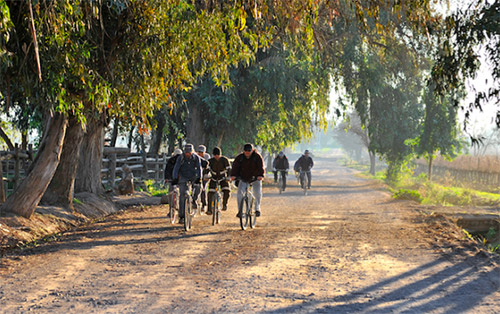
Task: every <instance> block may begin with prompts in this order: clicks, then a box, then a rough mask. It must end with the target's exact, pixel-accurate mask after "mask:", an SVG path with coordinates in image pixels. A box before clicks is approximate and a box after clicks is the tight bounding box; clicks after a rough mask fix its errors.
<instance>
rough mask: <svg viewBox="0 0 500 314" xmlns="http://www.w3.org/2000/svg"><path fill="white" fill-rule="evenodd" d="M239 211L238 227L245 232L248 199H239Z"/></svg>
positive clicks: (248, 218)
mask: <svg viewBox="0 0 500 314" xmlns="http://www.w3.org/2000/svg"><path fill="white" fill-rule="evenodd" d="M238 209H239V210H240V227H241V230H247V228H248V223H249V220H250V217H249V216H248V215H247V213H248V198H247V197H244V198H242V199H241V202H240V206H239V207H238Z"/></svg>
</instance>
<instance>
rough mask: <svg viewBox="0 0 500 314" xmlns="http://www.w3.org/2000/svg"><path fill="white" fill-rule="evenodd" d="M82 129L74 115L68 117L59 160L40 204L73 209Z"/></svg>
mask: <svg viewBox="0 0 500 314" xmlns="http://www.w3.org/2000/svg"><path fill="white" fill-rule="evenodd" d="M82 140H83V129H82V126H81V124H80V122H79V121H78V120H77V119H76V118H75V117H70V119H69V126H68V129H67V130H66V137H65V138H64V146H63V150H62V153H61V161H60V162H59V165H58V166H57V170H56V173H55V174H54V177H53V178H52V181H50V185H49V187H48V188H47V190H46V191H45V194H44V196H43V198H42V204H47V205H60V206H63V207H65V208H69V209H71V210H73V192H74V189H75V177H76V169H77V167H78V160H79V159H80V146H81V144H82Z"/></svg>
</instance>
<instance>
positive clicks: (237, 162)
mask: <svg viewBox="0 0 500 314" xmlns="http://www.w3.org/2000/svg"><path fill="white" fill-rule="evenodd" d="M206 150H207V149H206V147H205V146H204V145H199V146H198V149H197V150H196V152H195V151H194V146H193V144H185V145H184V150H180V149H176V150H175V151H174V153H173V154H172V157H171V158H170V159H169V160H168V162H167V164H166V166H165V183H168V185H169V191H172V190H173V189H174V186H176V185H177V186H178V187H179V192H180V193H179V194H180V202H179V223H183V222H184V218H185V217H184V216H185V208H184V207H185V202H184V197H185V193H186V190H187V188H188V185H187V184H188V182H191V183H192V187H193V193H192V206H193V208H194V209H197V207H198V198H201V199H200V201H201V212H205V213H206V214H207V215H212V213H213V210H214V209H213V208H211V206H210V204H207V197H208V199H211V197H212V195H213V194H214V193H215V192H216V188H217V184H219V185H220V190H221V191H222V194H223V198H222V210H223V211H226V210H227V203H228V200H229V197H230V193H231V189H230V186H229V181H235V184H236V186H237V187H238V192H237V200H238V204H240V201H241V199H242V198H243V194H244V191H246V189H247V186H248V185H251V186H252V189H253V195H254V197H255V215H256V216H257V217H259V216H260V215H261V208H260V203H261V200H262V181H263V180H264V176H265V167H264V159H263V158H262V155H261V154H259V152H258V151H257V150H256V149H255V147H254V146H253V145H252V144H250V143H247V144H245V145H244V146H243V152H241V153H240V154H238V155H237V156H236V157H235V158H234V161H233V163H232V165H231V163H230V161H229V159H228V158H227V157H226V156H224V155H222V150H221V148H220V147H214V148H213V150H212V154H213V156H210V154H208V153H207V152H206ZM313 165H314V163H313V160H312V158H311V156H310V153H309V151H308V150H306V151H305V152H304V154H303V155H302V156H301V157H300V158H299V159H298V160H297V161H296V162H295V165H294V170H295V171H296V172H300V173H301V175H302V173H303V174H306V175H307V177H308V179H309V180H308V181H307V182H308V186H307V188H311V168H312V167H313ZM273 168H274V179H275V182H276V181H277V176H278V175H281V176H282V178H283V189H284V188H285V187H286V175H287V173H288V169H289V163H288V158H287V157H286V156H285V154H284V153H283V152H280V153H279V154H278V155H277V156H276V158H275V159H274V160H273ZM301 170H302V171H301ZM301 182H302V180H301ZM207 185H208V193H207ZM239 215H240V211H239V210H238V214H237V217H239Z"/></svg>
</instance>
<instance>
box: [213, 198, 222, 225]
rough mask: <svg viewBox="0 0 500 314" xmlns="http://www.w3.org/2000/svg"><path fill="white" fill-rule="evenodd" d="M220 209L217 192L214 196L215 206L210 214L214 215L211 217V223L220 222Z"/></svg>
mask: <svg viewBox="0 0 500 314" xmlns="http://www.w3.org/2000/svg"><path fill="white" fill-rule="evenodd" d="M220 211H221V206H220V194H219V193H217V194H216V197H215V207H214V211H213V213H212V215H213V216H214V217H213V218H212V219H213V222H212V223H213V224H214V225H215V224H220Z"/></svg>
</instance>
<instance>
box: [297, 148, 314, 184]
mask: <svg viewBox="0 0 500 314" xmlns="http://www.w3.org/2000/svg"><path fill="white" fill-rule="evenodd" d="M313 166H314V162H313V160H312V158H311V156H309V151H308V150H307V149H306V151H305V152H304V155H302V156H300V158H299V159H297V161H296V162H295V165H294V166H293V169H294V170H295V171H297V172H299V171H300V170H302V172H301V177H300V184H301V185H302V182H303V181H304V178H303V176H304V175H307V179H308V180H307V181H308V184H307V188H308V189H310V188H311V169H312V167H313Z"/></svg>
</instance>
